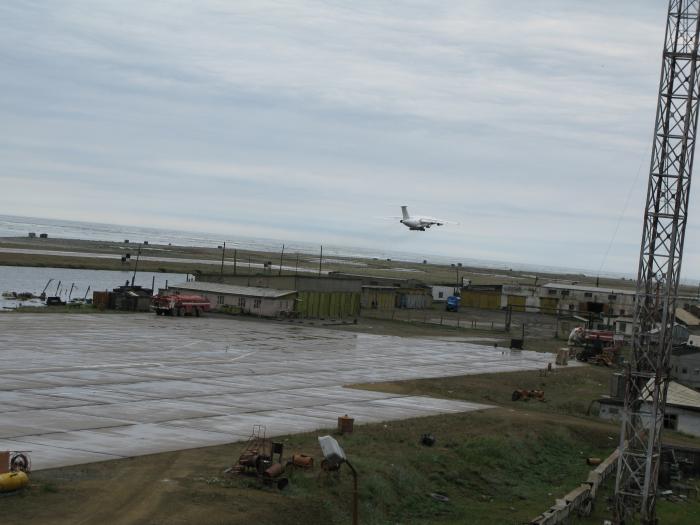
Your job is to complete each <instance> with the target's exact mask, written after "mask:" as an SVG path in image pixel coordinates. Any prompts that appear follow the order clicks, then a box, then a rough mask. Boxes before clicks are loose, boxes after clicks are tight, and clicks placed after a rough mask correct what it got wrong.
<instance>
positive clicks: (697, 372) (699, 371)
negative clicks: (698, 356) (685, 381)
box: [693, 368, 700, 376]
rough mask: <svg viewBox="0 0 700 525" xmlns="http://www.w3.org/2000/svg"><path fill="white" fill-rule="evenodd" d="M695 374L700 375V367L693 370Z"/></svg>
mask: <svg viewBox="0 0 700 525" xmlns="http://www.w3.org/2000/svg"><path fill="white" fill-rule="evenodd" d="M693 374H695V375H696V376H700V368H696V369H695V370H693Z"/></svg>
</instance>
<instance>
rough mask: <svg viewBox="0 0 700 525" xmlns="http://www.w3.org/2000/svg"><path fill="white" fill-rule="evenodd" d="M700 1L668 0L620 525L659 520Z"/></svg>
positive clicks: (694, 113)
mask: <svg viewBox="0 0 700 525" xmlns="http://www.w3.org/2000/svg"><path fill="white" fill-rule="evenodd" d="M699 31H700V0H669V8H668V20H667V23H666V36H665V39H664V51H663V65H662V67H661V81H660V87H659V99H658V104H657V110H656V124H655V131H654V148H653V151H652V155H651V169H650V173H649V185H648V189H647V198H646V208H645V211H644V229H643V232H642V244H641V250H640V255H639V273H638V275H637V292H636V297H635V311H634V335H633V339H632V350H633V355H632V361H631V363H630V365H629V366H628V368H627V370H626V372H625V375H626V388H625V406H624V411H623V413H622V428H621V432H620V458H619V460H618V465H617V479H616V481H615V512H616V520H617V523H619V524H623V523H626V524H629V523H632V522H633V520H635V518H636V517H637V516H638V517H639V520H640V522H641V523H642V524H644V525H652V524H655V523H657V521H656V493H657V482H658V477H659V466H660V460H661V430H662V429H663V426H664V409H665V405H666V391H667V389H668V381H669V372H670V364H669V363H670V357H671V346H672V335H673V324H674V320H675V310H676V308H675V307H676V296H677V293H678V283H679V278H680V271H681V259H682V255H683V240H684V237H685V226H686V221H687V212H688V196H689V190H690V176H691V172H692V168H693V154H694V151H695V136H696V131H697V127H698V96H699V92H698V91H699V90H698V87H699V79H698V67H697V66H698V34H699Z"/></svg>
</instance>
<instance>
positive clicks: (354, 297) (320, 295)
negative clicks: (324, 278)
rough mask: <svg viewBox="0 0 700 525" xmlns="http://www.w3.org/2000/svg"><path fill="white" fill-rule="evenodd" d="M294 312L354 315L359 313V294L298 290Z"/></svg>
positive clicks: (325, 315) (324, 315)
mask: <svg viewBox="0 0 700 525" xmlns="http://www.w3.org/2000/svg"><path fill="white" fill-rule="evenodd" d="M296 312H297V313H298V314H299V315H300V316H301V317H336V318H343V317H354V316H357V315H359V313H360V294H359V293H347V292H299V294H298V301H297V303H296Z"/></svg>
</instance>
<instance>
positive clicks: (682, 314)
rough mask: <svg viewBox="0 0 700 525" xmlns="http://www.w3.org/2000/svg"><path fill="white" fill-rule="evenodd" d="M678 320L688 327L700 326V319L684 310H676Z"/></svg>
mask: <svg viewBox="0 0 700 525" xmlns="http://www.w3.org/2000/svg"><path fill="white" fill-rule="evenodd" d="M676 319H678V320H679V321H680V322H682V323H683V324H685V325H686V326H700V319H698V318H697V317H695V316H694V315H693V314H691V313H690V312H689V311H688V310H684V309H683V308H676Z"/></svg>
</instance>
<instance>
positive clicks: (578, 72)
mask: <svg viewBox="0 0 700 525" xmlns="http://www.w3.org/2000/svg"><path fill="white" fill-rule="evenodd" d="M666 9H667V4H666V2H663V1H653V0H636V1H633V0H621V1H618V2H614V3H612V2H608V1H603V0H567V1H566V2H562V1H561V0H530V1H528V2H523V1H517V0H502V1H498V2H494V1H492V0H491V1H488V0H484V1H482V0H477V1H470V0H458V1H449V0H443V1H440V2H434V1H433V2H431V1H417V0H406V1H400V2H396V1H378V0H374V1H364V0H354V1H349V0H346V1H304V0H294V1H282V0H279V1H267V0H255V1H250V2H247V1H243V0H239V1H235V2H232V1H230V0H222V1H217V0H197V1H184V0H180V1H175V0H171V1H168V2H165V1H158V0H150V1H149V2H142V1H130V0H120V1H119V2H113V1H112V2H107V1H97V0H90V1H87V0H85V1H81V0H62V1H37V2H32V1H13V0H5V1H3V2H2V3H0V19H1V20H3V31H2V32H0V185H1V186H0V187H1V188H2V197H3V198H2V213H4V214H15V215H30V216H38V217H46V218H54V219H67V220H83V221H91V222H108V223H117V224H127V225H139V226H152V227H165V228H171V229H183V230H192V231H206V232H213V233H221V234H222V236H230V237H232V238H233V237H235V236H236V235H245V236H252V237H255V236H260V237H265V238H276V239H282V240H285V239H287V240H289V241H293V240H297V241H305V242H316V243H319V244H321V243H328V244H336V245H348V246H361V247H367V248H373V247H376V248H380V247H381V248H385V249H392V250H397V251H404V252H412V253H417V254H423V255H425V256H426V257H427V258H429V257H430V254H440V255H449V256H454V257H455V260H459V257H465V258H467V257H468V258H476V259H488V260H497V261H505V262H508V261H510V262H519V263H527V264H542V265H550V266H561V267H573V268H585V269H589V270H592V271H594V272H596V271H599V270H602V271H603V272H608V271H610V272H624V273H628V274H636V271H637V265H638V257H639V243H640V238H641V228H642V215H643V211H644V210H643V206H644V204H643V203H644V195H645V192H646V184H647V178H648V169H649V159H650V154H651V136H652V133H653V126H654V116H655V106H656V97H657V91H658V79H659V71H660V67H661V50H662V44H663V33H664V29H665V17H666ZM694 188H697V184H696V185H695V186H694ZM697 196H698V195H697V191H695V190H693V191H692V194H691V197H690V199H691V209H690V219H689V223H688V228H687V233H686V243H685V257H684V269H683V276H684V277H685V278H688V277H692V278H697V277H700V271H698V270H696V268H698V266H699V265H700V243H699V241H700V214H698V213H695V210H694V209H693V208H694V206H693V204H694V200H695V199H696V198H697ZM400 205H408V206H409V211H411V212H412V213H417V214H426V215H432V216H437V217H440V218H443V219H447V220H451V221H455V222H459V225H454V226H443V227H441V228H433V229H431V230H429V231H426V232H412V231H408V230H407V229H406V228H405V227H403V226H402V225H400V224H399V223H398V220H388V219H385V217H390V216H394V215H400V209H399V206H400Z"/></svg>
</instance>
